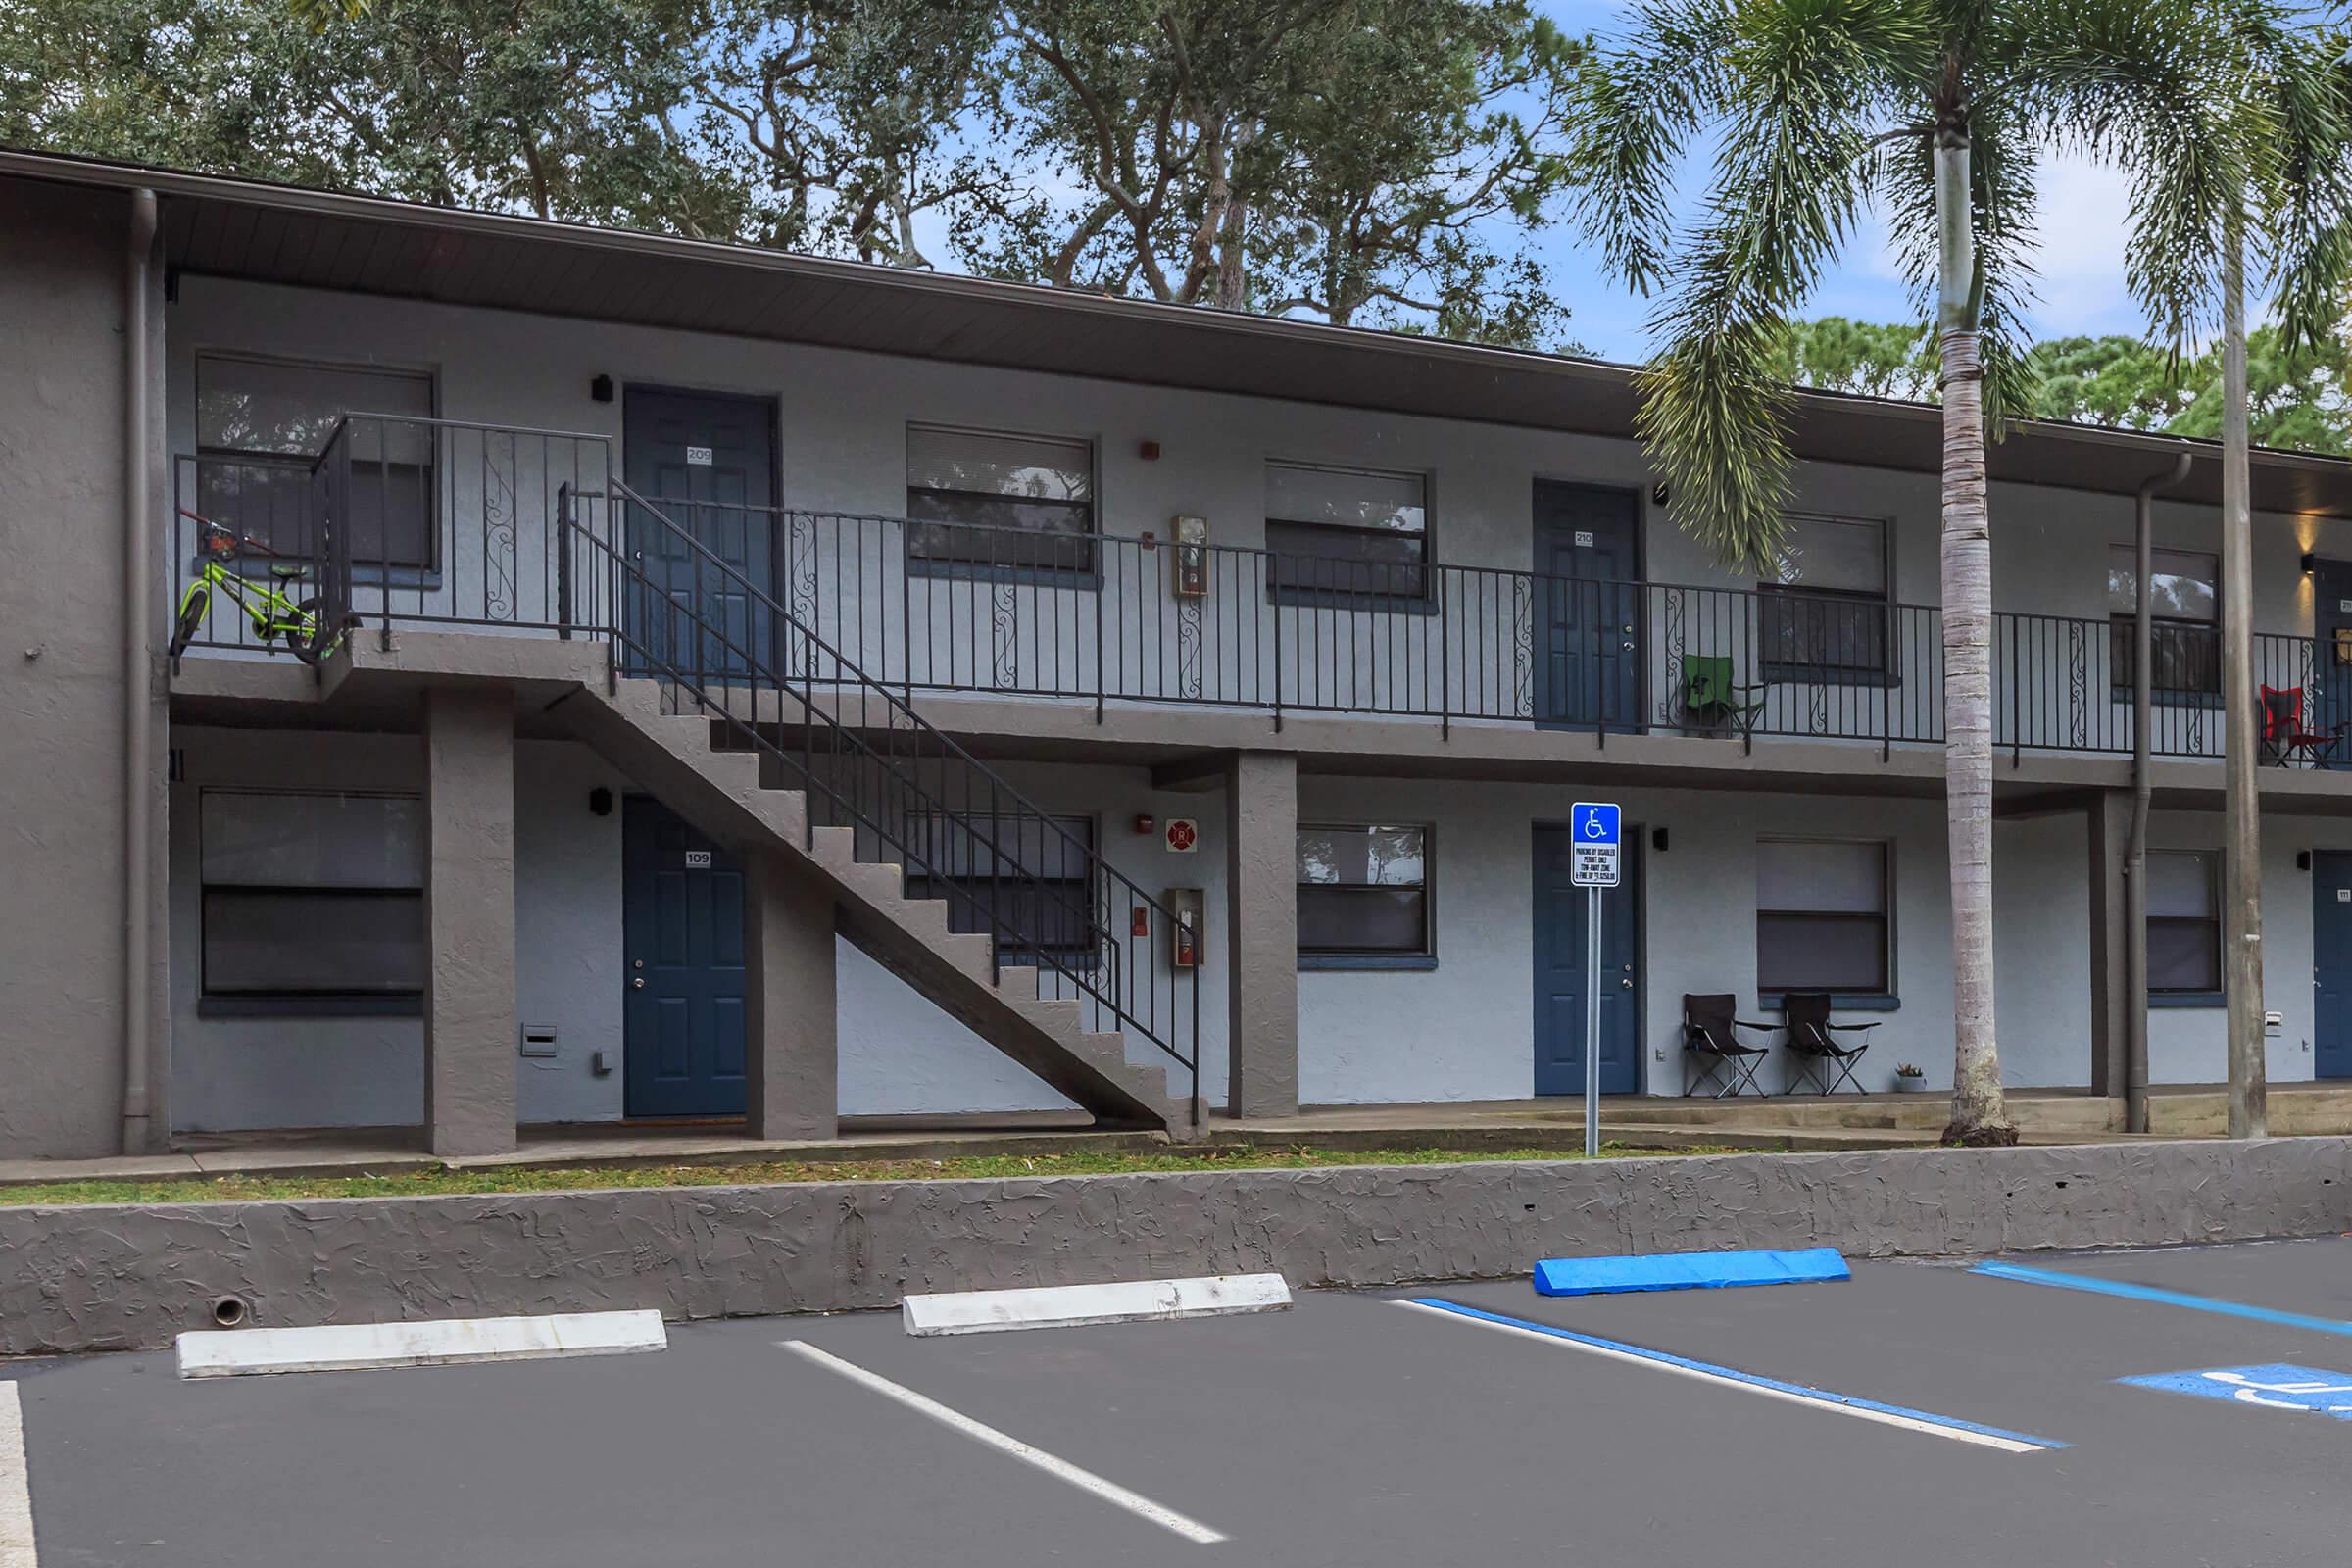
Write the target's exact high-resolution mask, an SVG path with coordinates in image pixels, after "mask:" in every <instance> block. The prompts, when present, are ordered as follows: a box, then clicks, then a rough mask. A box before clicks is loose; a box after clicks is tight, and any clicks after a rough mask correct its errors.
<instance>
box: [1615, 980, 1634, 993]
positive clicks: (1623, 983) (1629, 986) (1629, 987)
mask: <svg viewBox="0 0 2352 1568" xmlns="http://www.w3.org/2000/svg"><path fill="white" fill-rule="evenodd" d="M1617 983H1618V984H1619V985H1621V986H1623V987H1625V989H1626V990H1628V991H1631V990H1633V989H1634V983H1633V982H1632V981H1631V980H1620V981H1618V982H1617Z"/></svg>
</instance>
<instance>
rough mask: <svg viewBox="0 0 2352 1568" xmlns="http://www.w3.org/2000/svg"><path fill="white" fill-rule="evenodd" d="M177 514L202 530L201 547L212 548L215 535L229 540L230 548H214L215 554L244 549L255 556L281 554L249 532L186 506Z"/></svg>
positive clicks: (273, 556)
mask: <svg viewBox="0 0 2352 1568" xmlns="http://www.w3.org/2000/svg"><path fill="white" fill-rule="evenodd" d="M179 515H181V516H183V517H185V518H187V519H188V520H189V521H190V522H192V523H195V524H196V525H197V526H198V527H200V528H202V529H203V530H204V532H205V536H206V542H205V545H204V546H203V548H205V549H214V547H213V545H212V543H211V541H212V539H213V538H214V537H215V536H218V537H220V538H222V539H226V540H228V541H229V543H230V545H231V546H232V549H231V550H215V551H214V553H215V554H217V555H223V556H225V555H230V554H232V553H234V552H235V551H245V552H250V553H251V554H253V555H257V556H269V557H271V558H276V557H278V556H280V555H281V554H282V552H280V551H276V550H272V549H270V547H269V546H268V545H266V544H263V543H262V542H261V541H259V540H258V539H255V538H254V537H253V536H252V535H251V534H244V533H239V532H237V531H236V530H235V529H234V528H230V527H227V526H225V525H223V524H221V523H218V522H215V521H214V520H213V519H212V518H210V517H207V516H204V515H200V514H198V513H194V512H191V511H189V510H188V509H187V508H186V507H181V508H180V509H179Z"/></svg>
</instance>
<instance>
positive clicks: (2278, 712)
mask: <svg viewBox="0 0 2352 1568" xmlns="http://www.w3.org/2000/svg"><path fill="white" fill-rule="evenodd" d="M2348 727H2352V719H2344V720H2341V721H2339V722H2337V723H2335V724H2333V725H2331V726H2329V727H2328V728H2327V729H2311V728H2308V727H2306V726H2305V724H2304V722H2303V688H2302V687H2300V686H2290V687H2288V688H2287V689H2286V690H2285V691H2280V690H2279V689H2278V687H2276V686H2265V687H2263V688H2262V750H2263V755H2264V756H2266V757H2267V758H2269V760H2271V761H2273V762H2276V763H2277V764H2278V766H2280V767H2284V766H2286V765H2287V764H2288V763H2290V762H2297V761H2299V762H2302V763H2303V764H2304V765H2305V766H2307V767H2319V766H2321V765H2323V764H2325V763H2326V762H2327V760H2329V759H2330V758H2332V757H2333V756H2334V755H2335V749H2336V747H2338V746H2340V745H2342V744H2343V739H2344V731H2345V729H2346V728H2348Z"/></svg>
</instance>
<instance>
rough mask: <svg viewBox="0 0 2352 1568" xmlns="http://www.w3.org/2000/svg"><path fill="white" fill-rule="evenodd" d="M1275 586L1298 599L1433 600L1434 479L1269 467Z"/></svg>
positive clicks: (1323, 467) (1268, 531) (1324, 468)
mask: <svg viewBox="0 0 2352 1568" xmlns="http://www.w3.org/2000/svg"><path fill="white" fill-rule="evenodd" d="M1266 548H1267V549H1268V550H1269V551H1271V552H1272V553H1273V565H1272V582H1273V586H1274V587H1275V588H1276V589H1277V590H1280V591H1287V592H1292V593H1316V594H1344V595H1364V596H1371V597H1376V598H1406V599H1426V598H1428V597H1429V589H1430V583H1429V480H1428V478H1427V477H1426V476H1425V475H1422V474H1418V473H1387V472H1382V471H1381V470H1379V469H1375V468H1343V467H1333V466H1326V465H1321V464H1311V463H1269V464H1267V465H1266Z"/></svg>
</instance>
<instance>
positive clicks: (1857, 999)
mask: <svg viewBox="0 0 2352 1568" xmlns="http://www.w3.org/2000/svg"><path fill="white" fill-rule="evenodd" d="M1756 843H1757V845H1758V846H1759V847H1761V846H1763V845H1766V844H1818V845H1843V846H1852V845H1869V846H1871V847H1873V848H1875V849H1877V850H1878V851H1879V855H1880V866H1879V877H1880V886H1879V901H1880V910H1879V915H1878V918H1879V922H1880V926H1881V930H1882V938H1881V949H1880V963H1881V972H1882V974H1883V976H1884V978H1885V981H1886V984H1885V986H1884V987H1883V988H1882V989H1880V990H1877V991H1838V992H1833V993H1831V1001H1832V1004H1833V1005H1836V1006H1838V1007H1843V1008H1850V1009H1873V1008H1877V1009H1885V1010H1892V1009H1893V1008H1894V1007H1895V1006H1897V1005H1899V1003H1898V1001H1897V998H1898V995H1899V993H1898V990H1897V980H1898V977H1899V975H1900V973H1901V970H1900V969H1899V968H1898V967H1897V955H1898V954H1899V952H1900V948H1899V947H1898V945H1897V933H1896V930H1895V892H1896V889H1897V888H1898V887H1900V886H1901V884H1900V882H1899V881H1898V880H1897V878H1896V875H1895V843H1894V840H1893V839H1891V838H1876V837H1870V836H1868V835H1852V836H1845V835H1830V834H1820V833H1763V834H1759V835H1757V837H1756ZM1752 897H1753V895H1752V893H1751V899H1752ZM1755 913H1756V922H1757V951H1756V997H1757V1005H1759V1006H1762V1007H1772V1006H1777V1005H1779V1003H1780V999H1782V998H1783V997H1786V996H1787V995H1788V994H1789V992H1790V991H1792V990H1793V991H1798V992H1805V991H1818V990H1820V989H1821V988H1820V987H1818V986H1785V985H1777V984H1775V983H1774V977H1772V976H1768V975H1766V974H1765V972H1764V954H1763V948H1762V943H1763V934H1762V926H1763V919H1764V916H1766V915H1767V914H1771V915H1777V916H1781V917H1784V918H1787V917H1794V918H1799V919H1802V918H1805V917H1808V916H1814V917H1819V918H1822V919H1853V918H1858V917H1857V916H1853V915H1841V914H1830V913H1827V912H1825V911H1822V910H1818V909H1767V908H1765V907H1763V905H1762V903H1761V902H1760V901H1758V902H1756V904H1755Z"/></svg>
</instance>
